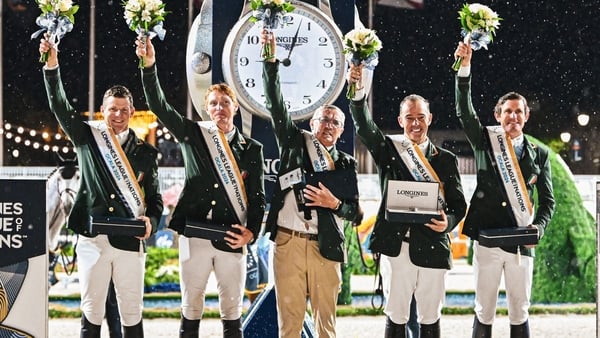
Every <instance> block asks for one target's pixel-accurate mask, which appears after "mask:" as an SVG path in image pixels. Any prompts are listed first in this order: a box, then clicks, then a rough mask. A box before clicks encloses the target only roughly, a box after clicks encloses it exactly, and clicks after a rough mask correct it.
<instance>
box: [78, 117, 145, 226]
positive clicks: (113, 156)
mask: <svg viewBox="0 0 600 338" xmlns="http://www.w3.org/2000/svg"><path fill="white" fill-rule="evenodd" d="M86 123H87V124H88V125H89V126H90V130H91V131H92V135H93V136H94V139H95V140H96V144H97V145H98V150H99V151H100V155H101V156H102V159H103V160H104V163H105V164H106V168H107V169H108V172H109V173H110V176H111V177H112V180H113V182H114V183H115V186H116V188H117V189H118V190H119V192H121V196H122V197H123V199H124V200H123V202H125V206H126V207H127V208H128V209H129V211H130V212H131V213H132V214H133V216H134V218H137V217H139V216H142V215H143V214H144V211H145V209H146V207H145V205H144V194H143V193H142V188H141V187H140V185H139V184H138V181H137V179H136V177H135V174H134V173H133V169H132V168H131V165H130V164H129V160H128V159H127V156H126V155H125V153H124V152H123V148H121V145H120V144H119V142H118V141H117V137H116V136H115V133H114V132H113V130H112V128H110V127H108V126H107V125H106V123H105V122H104V121H87V122H86Z"/></svg>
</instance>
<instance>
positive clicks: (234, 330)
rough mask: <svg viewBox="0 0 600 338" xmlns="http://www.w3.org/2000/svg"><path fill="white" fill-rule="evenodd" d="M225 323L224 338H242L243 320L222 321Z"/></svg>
mask: <svg viewBox="0 0 600 338" xmlns="http://www.w3.org/2000/svg"><path fill="white" fill-rule="evenodd" d="M222 322H223V338H242V337H243V336H244V334H243V333H242V319H241V318H238V319H234V320H224V319H223V320H222Z"/></svg>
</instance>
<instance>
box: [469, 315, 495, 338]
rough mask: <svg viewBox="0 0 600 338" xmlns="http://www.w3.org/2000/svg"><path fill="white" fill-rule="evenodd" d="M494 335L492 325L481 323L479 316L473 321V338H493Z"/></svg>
mask: <svg viewBox="0 0 600 338" xmlns="http://www.w3.org/2000/svg"><path fill="white" fill-rule="evenodd" d="M491 337H492V326H491V325H486V324H481V323H480V322H479V319H477V316H475V320H474V321H473V338H491Z"/></svg>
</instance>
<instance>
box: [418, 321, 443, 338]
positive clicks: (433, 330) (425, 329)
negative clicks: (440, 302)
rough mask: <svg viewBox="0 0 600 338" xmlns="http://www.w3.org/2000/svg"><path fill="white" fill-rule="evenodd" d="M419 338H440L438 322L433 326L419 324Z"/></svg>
mask: <svg viewBox="0 0 600 338" xmlns="http://www.w3.org/2000/svg"><path fill="white" fill-rule="evenodd" d="M420 338H440V320H439V319H438V321H437V322H435V323H433V324H421V336H420Z"/></svg>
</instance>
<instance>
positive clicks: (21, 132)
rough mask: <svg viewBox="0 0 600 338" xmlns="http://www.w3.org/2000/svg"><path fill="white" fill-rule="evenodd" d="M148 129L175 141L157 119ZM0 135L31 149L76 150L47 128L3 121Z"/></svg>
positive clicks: (14, 154) (63, 138) (65, 138)
mask: <svg viewBox="0 0 600 338" xmlns="http://www.w3.org/2000/svg"><path fill="white" fill-rule="evenodd" d="M138 129H139V128H135V131H136V133H139V132H141V131H138ZM148 129H156V137H157V141H158V139H160V138H164V139H165V140H171V141H174V142H177V140H176V139H175V138H174V137H173V136H172V135H171V133H170V132H169V130H168V129H167V128H165V127H159V125H158V122H157V121H151V122H150V123H149V124H148ZM146 133H147V131H146ZM142 134H145V133H142ZM0 135H3V136H4V138H5V139H6V140H11V141H12V142H14V143H16V144H18V145H21V146H24V147H27V148H31V149H33V150H42V151H45V152H48V151H52V152H62V153H64V154H67V153H69V152H76V151H75V149H74V148H73V145H72V144H71V142H70V140H69V138H68V137H67V136H65V135H64V134H62V133H60V132H57V133H55V132H50V131H47V130H35V129H31V128H28V127H26V126H15V125H13V124H11V123H9V122H6V123H4V126H3V127H2V128H0ZM138 135H139V134H138ZM11 154H12V155H13V157H15V158H16V157H19V156H20V155H21V152H20V151H19V150H17V149H13V150H12V151H11Z"/></svg>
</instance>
